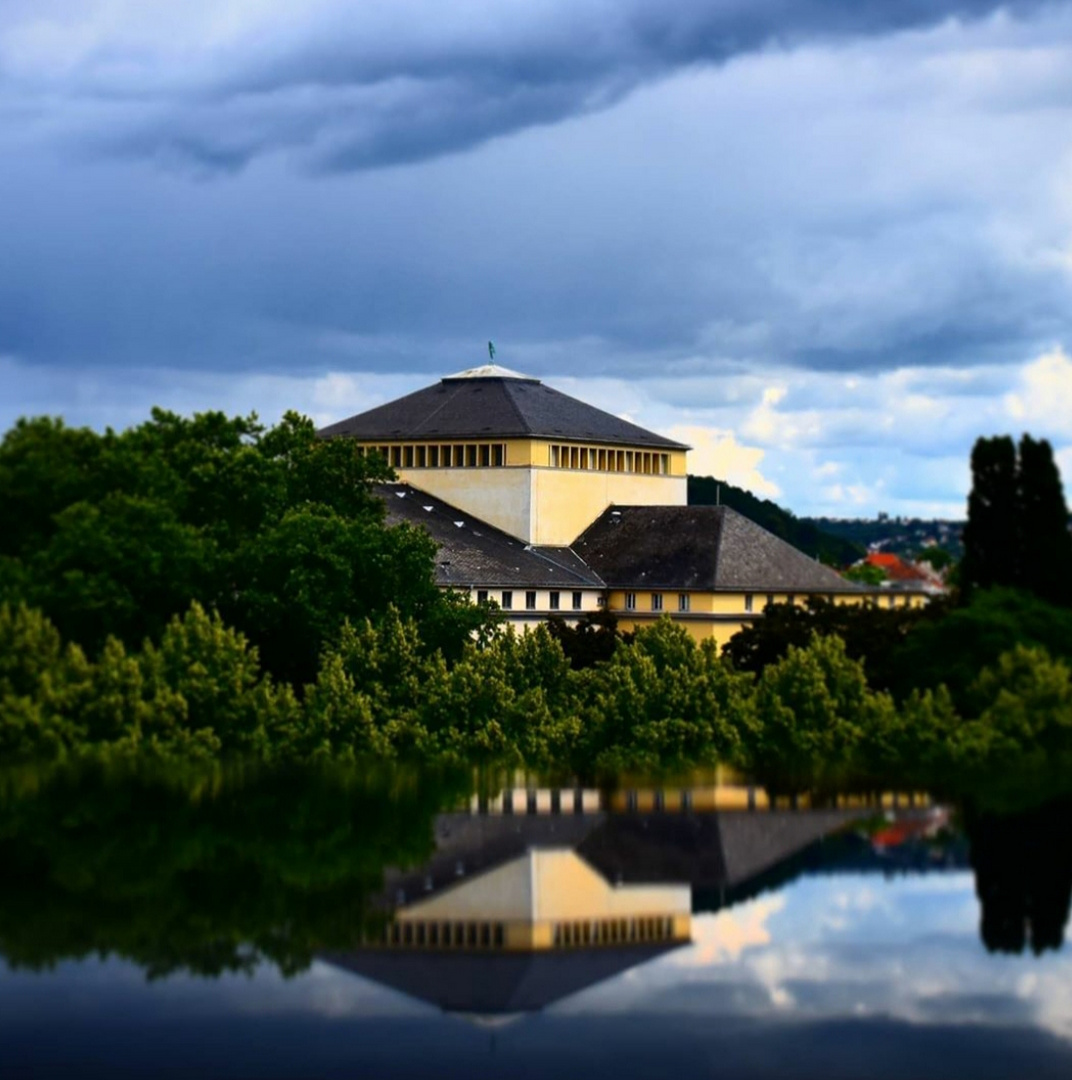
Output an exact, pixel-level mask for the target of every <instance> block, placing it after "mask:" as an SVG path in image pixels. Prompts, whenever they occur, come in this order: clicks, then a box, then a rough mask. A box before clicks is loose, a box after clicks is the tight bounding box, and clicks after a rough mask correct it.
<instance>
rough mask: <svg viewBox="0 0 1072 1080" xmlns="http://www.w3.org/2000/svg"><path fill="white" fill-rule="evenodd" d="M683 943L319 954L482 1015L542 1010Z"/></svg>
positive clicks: (440, 1002) (349, 968)
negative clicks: (543, 949)
mask: <svg viewBox="0 0 1072 1080" xmlns="http://www.w3.org/2000/svg"><path fill="white" fill-rule="evenodd" d="M681 946H682V942H678V941H668V942H662V943H658V944H635V945H627V946H618V947H613V946H611V947H607V946H602V947H599V948H588V949H568V950H561V951H553V952H516V953H515V952H506V953H480V952H453V951H451V952H447V951H441V952H421V951H416V950H415V951H406V950H403V949H397V950H396V949H356V950H354V951H352V952H345V953H320V954H319V957H320V959H321V960H326V961H327V962H328V963H329V964H334V965H335V966H336V967H341V968H345V969H346V970H347V971H352V972H354V973H355V974H357V975H361V976H363V977H364V978H366V979H374V980H375V981H376V982H378V983H383V984H384V985H386V986H390V987H393V988H394V989H395V990H400V991H401V992H402V993H403V994H408V995H409V996H410V997H414V998H418V999H419V1000H421V1001H427V1002H429V1003H430V1004H432V1005H437V1006H439V1008H441V1009H443V1010H444V1011H446V1012H458V1013H471V1014H472V1013H475V1014H478V1015H483V1016H488V1015H495V1014H502V1013H517V1012H527V1011H530V1010H536V1009H543V1008H545V1007H546V1006H548V1005H550V1004H552V1003H553V1002H556V1001H559V1000H561V999H562V998H564V997H568V996H569V995H570V994H575V993H577V992H578V991H579V990H584V989H586V988H587V987H589V986H594V985H596V984H597V983H601V982H603V981H605V980H606V979H610V978H613V976H615V975H619V974H621V973H622V972H623V971H628V970H629V969H630V968H634V967H637V966H638V965H640V964H644V963H647V962H648V961H649V960H654V959H655V958H656V957H658V956H662V955H663V954H664V953H667V952H670V951H671V950H673V949H678V948H681Z"/></svg>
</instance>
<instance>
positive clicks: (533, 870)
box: [397, 848, 691, 923]
mask: <svg viewBox="0 0 1072 1080" xmlns="http://www.w3.org/2000/svg"><path fill="white" fill-rule="evenodd" d="M690 910H691V892H690V889H689V887H688V886H687V885H611V884H609V883H608V882H607V881H606V879H605V878H603V877H602V876H601V875H600V874H598V873H597V872H596V871H595V870H593V869H592V867H591V866H589V864H588V863H586V862H585V861H584V859H582V858H581V857H580V856H579V855H578V854H577V853H576V852H575V851H573V849H572V848H561V849H559V848H550V849H547V848H545V849H532V850H530V851H528V852H526V853H525V854H524V855H522V856H520V857H518V858H516V859H511V860H510V861H509V862H508V863H504V864H503V865H502V866H499V867H496V868H495V869H494V870H489V871H488V872H487V873H483V874H480V875H478V876H476V877H473V878H471V879H469V880H467V881H463V882H461V883H459V884H458V885H455V886H453V887H452V888H449V889H446V890H445V891H443V892H441V893H439V894H437V895H436V896H432V897H429V898H428V899H427V900H419V901H417V902H416V903H414V904H410V905H409V906H407V907H406V908H405V909H404V910H402V911H400V912H399V913H398V915H397V918H398V919H399V920H400V921H402V920H412V921H430V920H443V921H468V920H479V921H485V922H495V921H515V922H516V921H521V920H525V921H530V922H533V923H541V922H561V921H567V920H575V919H604V918H620V917H629V916H641V915H645V916H647V915H687V914H688V913H689V911H690Z"/></svg>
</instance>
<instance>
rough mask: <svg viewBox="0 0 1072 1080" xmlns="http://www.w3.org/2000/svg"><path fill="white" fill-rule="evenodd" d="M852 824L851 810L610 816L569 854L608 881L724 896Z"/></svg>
mask: <svg viewBox="0 0 1072 1080" xmlns="http://www.w3.org/2000/svg"><path fill="white" fill-rule="evenodd" d="M860 817H861V811H859V810H763V811H755V812H747V811H740V812H737V811H730V812H722V813H702V814H675V813H663V814H643V815H641V814H615V815H612V816H608V817H606V818H605V819H604V821H603V822H602V823H601V824H600V825H599V827H598V828H595V829H593V830H592V831H591V832H590V833H589V834H588V836H586V837H585V838H584V840H583V841H582V842H581V843H580V845H579V846H578V848H577V852H578V854H580V855H581V856H583V857H584V858H585V859H586V860H587V861H588V862H590V863H591V864H592V865H593V866H594V867H595V868H596V869H597V870H598V871H599V872H600V873H601V874H602V875H603V876H604V877H605V878H607V879H608V880H609V881H622V882H625V883H627V884H640V883H644V884H654V883H657V882H670V881H674V882H677V881H688V882H689V883H690V884H691V885H692V887H693V890H694V894H695V892H697V891H699V892H709V891H712V890H715V891H717V890H728V889H733V888H737V887H739V886H741V885H743V884H745V883H747V882H748V881H750V880H752V879H754V878H756V877H758V876H759V875H761V874H763V873H765V872H767V871H768V870H770V869H771V868H772V867H774V866H777V865H779V864H780V863H784V862H786V861H787V860H789V859H791V858H792V857H793V856H794V855H796V854H797V853H798V852H801V851H803V850H804V849H805V848H807V847H809V846H810V845H811V844H813V843H815V841H817V840H820V839H822V838H823V837H824V836H826V835H827V834H828V833H831V832H836V831H837V830H838V829H841V828H844V826H846V825H847V824H849V823H850V822H852V821H854V820H857V819H858V818H860Z"/></svg>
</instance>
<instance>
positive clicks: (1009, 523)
mask: <svg viewBox="0 0 1072 1080" xmlns="http://www.w3.org/2000/svg"><path fill="white" fill-rule="evenodd" d="M1068 524H1069V522H1068V507H1067V506H1066V505H1065V499H1064V493H1063V491H1062V489H1061V477H1060V474H1059V473H1058V471H1057V466H1056V464H1055V463H1054V460H1053V450H1052V448H1051V447H1050V444H1049V443H1048V442H1047V441H1046V440H1045V439H1042V440H1038V441H1036V440H1035V439H1032V438H1031V436H1030V435H1024V436H1023V437H1022V438H1021V440H1020V445H1019V454H1017V449H1016V447H1014V445H1013V441H1012V439H1011V438H1009V436H1007V435H1005V436H1001V437H997V438H992V439H979V440H978V441H977V442H976V444H975V447H974V449H973V450H972V490H971V494H970V495H969V496H968V524H967V526H966V527H965V529H964V559H963V561H962V563H961V566H960V585H961V588H962V590H963V591H964V593H965V595H966V596H968V597H970V595H971V594H972V593H973V592H974V591H975V590H976V589H989V588H995V587H1011V588H1021V589H1026V590H1027V591H1029V592H1032V593H1034V594H1035V595H1036V596H1037V597H1039V598H1040V599H1041V600H1045V601H1048V602H1049V603H1052V604H1059V605H1063V606H1069V605H1072V535H1070V534H1069V531H1068Z"/></svg>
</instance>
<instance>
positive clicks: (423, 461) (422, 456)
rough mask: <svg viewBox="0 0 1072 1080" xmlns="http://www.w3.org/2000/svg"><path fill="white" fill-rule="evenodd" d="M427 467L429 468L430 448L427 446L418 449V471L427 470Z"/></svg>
mask: <svg viewBox="0 0 1072 1080" xmlns="http://www.w3.org/2000/svg"><path fill="white" fill-rule="evenodd" d="M427 467H428V447H427V446H418V447H417V468H418V469H425V468H427Z"/></svg>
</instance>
